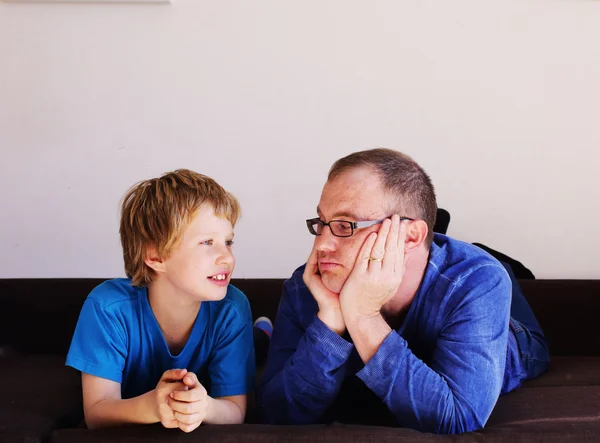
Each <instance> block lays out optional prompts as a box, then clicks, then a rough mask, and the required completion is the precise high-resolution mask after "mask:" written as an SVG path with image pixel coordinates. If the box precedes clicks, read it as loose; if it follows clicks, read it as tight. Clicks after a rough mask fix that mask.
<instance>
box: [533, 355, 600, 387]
mask: <svg viewBox="0 0 600 443" xmlns="http://www.w3.org/2000/svg"><path fill="white" fill-rule="evenodd" d="M548 386H600V357H587V356H583V357H552V358H551V360H550V370H549V371H548V372H546V373H545V374H544V375H542V376H541V377H538V378H536V379H534V380H529V381H527V382H525V383H524V384H523V387H524V388H533V387H548Z"/></svg>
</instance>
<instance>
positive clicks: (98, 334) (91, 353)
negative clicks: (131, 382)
mask: <svg viewBox="0 0 600 443" xmlns="http://www.w3.org/2000/svg"><path fill="white" fill-rule="evenodd" d="M126 357H127V339H126V334H125V331H124V328H123V327H122V326H121V325H120V324H119V322H118V321H117V319H116V318H115V317H114V316H113V315H111V314H110V313H109V312H107V310H106V309H105V307H103V306H101V305H100V304H99V303H98V302H97V301H96V300H94V299H93V298H92V297H88V298H87V299H86V301H85V303H84V304H83V307H82V309H81V313H80V314H79V320H78V321H77V326H76V328H75V334H74V335H73V340H72V341H71V347H70V349H69V353H68V355H67V362H66V364H67V366H72V367H73V368H75V369H77V370H79V371H81V372H84V373H86V374H90V375H95V376H97V377H101V378H105V379H108V380H112V381H115V382H117V383H122V379H123V369H124V368H125V359H126Z"/></svg>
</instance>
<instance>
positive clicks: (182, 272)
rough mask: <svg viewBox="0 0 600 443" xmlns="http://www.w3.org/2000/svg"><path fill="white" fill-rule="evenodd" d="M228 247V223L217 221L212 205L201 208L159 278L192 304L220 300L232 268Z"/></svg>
mask: <svg viewBox="0 0 600 443" xmlns="http://www.w3.org/2000/svg"><path fill="white" fill-rule="evenodd" d="M232 244H233V227H232V226H231V223H230V222H229V221H228V220H226V219H222V218H219V217H217V216H216V215H215V213H214V210H213V207H212V205H210V204H205V205H202V206H201V207H200V209H199V210H198V213H197V214H196V216H195V217H194V218H193V219H192V220H191V222H190V224H189V225H188V226H187V227H186V228H185V229H184V231H183V235H182V237H181V240H180V242H179V244H178V245H177V246H176V247H175V248H174V249H173V251H172V252H171V255H170V257H169V258H168V259H166V260H164V270H165V271H164V275H163V277H164V278H166V279H167V280H168V281H169V283H170V285H171V286H173V288H174V289H175V290H176V291H177V292H180V293H184V294H189V295H190V296H191V297H192V298H193V299H194V300H199V301H202V300H221V299H222V298H224V297H225V294H226V293H227V285H228V284H229V280H230V278H231V273H232V272H233V268H234V267H235V258H234V257H233V253H232V251H231V246H232Z"/></svg>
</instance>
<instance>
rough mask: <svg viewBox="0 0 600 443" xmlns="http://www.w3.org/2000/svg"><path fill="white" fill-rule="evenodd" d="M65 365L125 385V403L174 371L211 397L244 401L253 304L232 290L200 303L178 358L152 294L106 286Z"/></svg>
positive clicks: (250, 375)
mask: <svg viewBox="0 0 600 443" xmlns="http://www.w3.org/2000/svg"><path fill="white" fill-rule="evenodd" d="M66 364H67V365H68V366H72V367H74V368H75V369H77V370H79V371H81V372H84V373H86V374H91V375H95V376H97V377H102V378H106V379H108V380H112V381H115V382H117V383H121V396H122V398H124V399H125V398H132V397H136V396H138V395H141V394H145V393H146V392H148V391H151V390H152V389H154V388H155V387H156V384H157V383H158V382H159V380H160V377H161V376H162V374H163V373H164V372H165V371H167V370H169V369H175V368H180V369H187V370H188V371H191V372H194V373H195V374H196V375H197V376H198V379H199V381H200V383H202V385H203V386H204V387H205V388H206V390H207V391H208V393H209V395H210V396H211V397H225V396H232V395H241V394H246V393H248V392H249V391H250V390H252V387H253V382H254V373H255V364H254V342H253V337H252V316H251V313H250V305H249V304H248V299H247V298H246V296H245V295H244V294H243V293H242V292H241V291H240V290H239V289H237V288H235V287H234V286H232V285H229V286H228V288H227V294H226V296H225V298H224V299H223V300H219V301H204V302H202V304H201V306H200V311H199V312H198V316H197V317H196V321H195V323H194V325H193V327H192V332H191V334H190V337H189V339H188V341H187V343H186V345H185V347H184V348H183V349H182V350H181V352H180V353H179V354H178V355H172V354H171V352H170V350H169V347H168V346H167V343H166V341H165V339H164V337H163V334H162V331H161V330H160V327H159V325H158V322H157V321H156V318H155V316H154V313H153V312H152V308H151V307H150V303H149V301H148V292H147V289H146V288H140V287H134V286H132V285H131V280H129V279H123V278H121V279H114V280H109V281H106V282H104V283H102V284H101V285H99V286H98V287H96V288H95V289H94V290H93V291H92V292H91V293H90V295H89V296H88V297H87V299H86V301H85V303H84V305H83V308H82V309H81V314H80V316H79V321H78V322H77V327H76V329H75V334H74V336H73V340H72V342H71V348H70V349H69V354H68V355H67V363H66Z"/></svg>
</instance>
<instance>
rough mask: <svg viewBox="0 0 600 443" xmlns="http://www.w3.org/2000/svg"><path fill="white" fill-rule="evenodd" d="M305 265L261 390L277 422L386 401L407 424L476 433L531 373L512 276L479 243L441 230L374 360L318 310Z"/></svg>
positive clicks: (286, 300)
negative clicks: (366, 396) (515, 315)
mask: <svg viewBox="0 0 600 443" xmlns="http://www.w3.org/2000/svg"><path fill="white" fill-rule="evenodd" d="M303 272H304V266H302V267H300V268H298V269H297V270H296V271H295V272H294V274H293V275H292V277H291V278H290V279H289V280H287V281H286V282H285V284H284V289H283V295H282V299H281V302H280V306H279V310H278V314H277V317H276V319H275V325H274V330H273V335H272V338H271V345H270V348H269V356H268V359H267V363H266V366H265V370H264V372H263V377H262V380H261V383H260V386H259V389H258V393H257V394H258V405H259V409H260V412H261V416H262V418H263V420H265V421H266V422H268V423H272V424H302V423H316V422H327V421H331V420H339V421H343V420H341V419H340V417H338V416H336V408H337V407H338V406H342V407H343V406H345V407H346V409H348V410H364V411H370V412H373V413H374V414H377V413H378V412H374V411H376V408H377V407H378V406H379V407H381V406H380V405H381V404H383V405H385V409H386V411H384V412H386V413H388V414H389V413H391V415H392V416H393V418H394V419H395V422H396V424H398V425H400V426H404V427H409V428H413V429H418V430H421V431H426V432H434V433H461V432H468V431H472V430H475V429H479V428H482V427H483V426H484V425H485V423H486V421H487V419H488V418H489V416H490V413H491V412H492V409H493V408H494V405H495V404H496V401H497V400H498V397H499V395H500V394H501V393H504V392H508V390H510V389H514V387H516V386H518V385H519V384H520V383H521V382H522V381H523V380H524V379H525V378H526V377H527V376H528V374H527V371H526V369H525V368H524V366H523V363H522V361H521V359H520V355H521V354H522V352H521V351H520V350H519V347H518V344H517V339H516V337H515V335H514V333H511V332H509V331H510V328H509V320H510V312H511V293H512V284H511V279H510V278H509V275H508V274H507V272H506V270H505V269H504V267H503V266H502V265H501V264H500V263H499V262H498V261H497V260H496V259H494V258H493V257H491V256H490V255H489V254H487V253H486V252H484V251H482V250H481V249H479V248H477V247H475V246H472V245H469V244H467V243H463V242H460V241H457V240H453V239H451V238H449V237H446V236H443V235H440V234H436V235H435V238H434V243H433V244H432V247H431V251H430V257H429V263H428V266H427V268H426V271H425V274H424V277H423V280H422V282H421V285H420V287H419V290H418V291H417V293H416V295H415V298H414V300H413V302H412V303H411V305H410V308H409V309H408V312H407V314H406V317H405V319H404V321H403V323H402V325H401V326H400V327H399V328H398V329H397V330H394V331H392V332H391V333H390V334H389V335H388V337H387V338H386V339H385V340H384V341H383V343H382V344H381V346H380V347H379V350H378V351H377V353H376V354H375V355H374V356H373V358H372V359H371V360H370V361H369V362H368V363H367V364H366V365H364V364H363V363H362V361H361V360H360V357H359V356H358V353H357V352H356V349H355V348H354V345H353V344H352V342H351V341H349V340H350V337H349V336H348V337H346V338H347V339H348V340H346V339H345V338H342V337H340V336H338V335H337V334H335V333H334V332H332V331H331V330H330V329H328V328H327V327H326V326H325V325H324V324H323V323H322V322H321V321H320V320H319V319H318V317H317V316H316V313H317V311H318V306H317V303H316V302H315V300H314V298H313V297H312V296H311V294H310V292H309V291H308V289H307V287H306V285H305V284H304V283H303V281H302V273H303ZM520 296H521V297H522V294H520ZM523 300H524V299H523ZM521 314H522V313H521ZM530 315H531V316H532V317H533V314H532V313H531V314H530ZM519 324H521V323H519ZM521 326H522V324H521ZM540 332H541V330H540ZM542 337H543V335H542ZM507 356H509V358H507ZM359 384H362V386H363V390H365V391H368V392H369V393H370V395H372V396H373V397H374V398H375V400H376V401H374V402H373V407H372V408H371V406H368V407H365V406H364V403H365V402H364V401H363V398H361V397H359V396H358V393H359V392H360V391H361V388H360V387H358V385H359ZM339 399H343V401H341V402H339V401H338V400H339ZM340 403H342V404H341V405H340ZM358 418H359V419H360V417H358Z"/></svg>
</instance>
